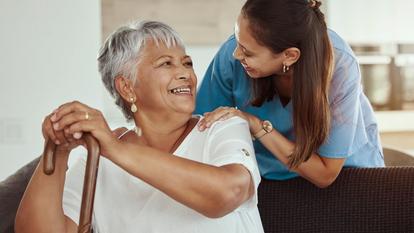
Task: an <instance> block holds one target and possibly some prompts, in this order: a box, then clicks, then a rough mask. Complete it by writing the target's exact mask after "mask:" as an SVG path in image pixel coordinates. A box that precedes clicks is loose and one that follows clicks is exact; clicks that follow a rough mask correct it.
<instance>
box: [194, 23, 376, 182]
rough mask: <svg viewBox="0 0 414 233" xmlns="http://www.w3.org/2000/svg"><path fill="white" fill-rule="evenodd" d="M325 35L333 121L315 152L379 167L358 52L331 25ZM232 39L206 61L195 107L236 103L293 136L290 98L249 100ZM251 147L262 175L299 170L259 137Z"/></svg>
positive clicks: (269, 176)
mask: <svg viewBox="0 0 414 233" xmlns="http://www.w3.org/2000/svg"><path fill="white" fill-rule="evenodd" d="M329 37H330V40H331V42H332V46H333V48H334V54H335V67H334V74H333V78H332V81H331V87H330V95H329V101H330V107H331V114H332V118H331V119H332V122H331V130H330V134H329V136H328V138H327V140H326V142H325V143H324V144H323V145H322V146H321V147H320V148H319V149H318V151H317V153H318V154H319V155H320V156H323V157H327V158H346V160H345V166H346V167H383V166H384V157H383V154H382V147H381V143H380V139H379V134H378V126H377V121H376V119H375V116H374V111H373V109H372V107H371V105H370V103H369V101H368V99H367V97H366V96H365V94H364V93H363V91H362V85H361V73H360V70H359V65H358V62H357V60H356V57H355V55H354V53H353V52H352V50H351V48H350V47H349V46H348V44H347V43H346V42H345V41H344V40H343V39H342V38H341V37H339V36H338V35H337V34H336V33H335V32H333V31H332V30H329ZM236 43H237V41H236V39H235V37H234V35H233V36H231V37H230V38H229V39H228V40H227V41H226V42H225V43H224V44H223V45H222V46H221V48H220V50H219V51H218V53H217V54H216V56H215V57H214V59H213V60H212V62H211V64H210V65H209V67H208V70H207V72H206V74H205V76H204V79H203V81H202V83H201V86H200V89H199V90H198V94H197V105H196V111H195V112H196V113H197V114H203V113H204V112H210V111H213V110H214V109H216V108H217V107H220V106H233V107H234V106H237V107H238V108H239V109H240V110H242V111H244V112H248V113H250V114H253V115H255V116H257V117H258V118H259V119H262V120H269V121H271V122H272V124H273V126H274V128H275V129H276V130H277V131H279V132H280V133H281V134H282V135H284V136H285V137H286V138H288V139H290V140H291V141H293V142H294V141H295V137H294V135H293V124H292V119H293V118H292V112H293V111H292V103H291V102H290V103H288V104H287V105H286V106H283V105H282V104H281V102H280V100H279V98H278V97H277V96H276V97H275V98H274V99H273V100H272V101H270V102H265V103H264V104H263V105H262V106H261V107H253V106H251V105H250V104H249V100H250V97H251V93H252V92H251V88H250V87H251V84H250V81H251V80H250V78H249V77H248V76H247V74H246V73H245V71H244V69H243V67H242V65H241V64H240V62H239V61H237V60H236V59H234V58H233V55H232V54H233V51H234V49H235V47H236ZM254 147H255V151H256V158H257V161H258V165H259V169H260V173H261V175H262V176H263V177H265V178H267V179H273V180H284V179H289V178H293V177H296V176H298V175H297V174H296V173H294V172H291V171H289V170H288V168H287V167H286V166H285V165H284V164H283V163H281V162H280V161H279V160H278V159H277V158H276V157H275V156H274V155H272V153H270V152H269V151H268V150H267V149H266V148H265V147H264V146H263V145H262V144H261V143H260V142H259V141H255V142H254Z"/></svg>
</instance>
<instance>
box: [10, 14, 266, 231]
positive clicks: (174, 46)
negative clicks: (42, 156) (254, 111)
mask: <svg viewBox="0 0 414 233" xmlns="http://www.w3.org/2000/svg"><path fill="white" fill-rule="evenodd" d="M98 61H99V71H100V73H101V75H102V80H103V82H104V84H105V86H106V88H107V89H108V90H109V92H110V93H111V94H112V95H113V97H114V98H115V102H116V104H117V105H119V106H120V107H121V109H122V111H123V113H124V115H125V116H126V118H127V119H129V120H133V121H134V122H135V124H136V127H135V129H134V130H129V131H127V132H125V133H124V134H122V135H121V136H119V137H117V136H115V135H114V134H112V132H111V130H110V129H109V127H108V125H107V123H106V121H105V119H104V118H103V116H102V113H101V112H100V111H98V110H96V109H93V108H90V107H88V106H87V105H85V104H82V103H79V102H71V103H66V104H63V105H61V106H60V107H59V108H58V109H56V110H55V111H54V112H53V113H52V114H50V115H49V116H47V117H46V118H45V121H44V123H43V135H44V137H45V138H46V139H48V140H53V141H54V142H55V143H56V144H57V145H58V147H57V148H58V150H57V153H58V156H57V158H56V171H55V173H54V174H53V175H52V176H46V175H44V174H43V172H42V170H41V169H40V168H42V163H43V161H41V162H40V165H39V166H38V168H37V169H36V171H35V173H34V175H33V177H32V179H31V182H30V184H29V186H28V188H27V190H26V192H25V195H24V197H23V199H22V202H21V204H20V207H19V210H18V213H17V217H16V232H31V233H33V232H76V231H77V223H78V219H79V213H80V210H79V209H80V203H81V194H82V182H83V171H84V167H85V159H84V158H79V159H78V161H77V163H75V164H74V165H73V166H72V167H70V168H69V170H68V171H67V172H66V170H67V161H68V157H69V153H70V151H71V149H73V148H74V147H76V146H78V145H80V144H83V143H84V142H83V141H82V138H81V135H82V133H83V132H89V133H91V134H92V135H93V136H94V137H95V138H96V139H97V140H98V141H99V143H100V145H101V153H102V156H104V157H103V158H102V159H101V161H100V165H99V167H100V168H99V169H100V170H99V174H98V180H97V188H96V193H95V208H94V212H93V223H92V224H93V229H94V232H145V233H150V232H159V233H165V232H179V233H183V232H191V233H193V232H223V233H224V232H225V233H230V232H249V233H254V232H263V229H262V226H261V221H260V216H259V213H258V210H257V205H256V204H257V194H256V190H257V186H258V184H259V182H260V175H259V173H258V168H257V164H256V162H255V156H254V151H253V147H252V143H251V138H250V133H249V127H248V124H247V122H246V121H244V120H242V119H241V118H231V119H229V120H227V121H223V122H217V123H216V124H215V125H214V126H213V127H211V128H210V129H209V130H207V131H205V132H200V131H198V130H197V129H196V128H197V127H195V125H196V124H197V122H198V121H199V117H197V116H192V112H193V110H194V107H195V92H196V82H197V80H196V76H195V74H194V71H193V67H192V61H191V58H190V57H189V56H188V55H186V53H185V49H184V45H183V43H182V41H181V39H180V38H179V37H178V35H177V33H176V32H175V31H173V30H172V29H171V28H170V27H169V26H167V25H165V24H163V23H159V22H149V21H145V22H140V23H136V24H133V25H131V26H128V27H121V28H120V29H118V30H117V31H116V32H114V33H113V34H112V35H111V36H110V37H109V38H108V39H107V40H106V42H105V44H104V46H103V47H102V49H101V51H100V55H99V58H98Z"/></svg>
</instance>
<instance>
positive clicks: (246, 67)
mask: <svg viewBox="0 0 414 233" xmlns="http://www.w3.org/2000/svg"><path fill="white" fill-rule="evenodd" d="M241 64H242V66H243V68H244V69H245V70H246V71H253V69H252V68H250V67H249V66H248V65H246V64H244V63H241Z"/></svg>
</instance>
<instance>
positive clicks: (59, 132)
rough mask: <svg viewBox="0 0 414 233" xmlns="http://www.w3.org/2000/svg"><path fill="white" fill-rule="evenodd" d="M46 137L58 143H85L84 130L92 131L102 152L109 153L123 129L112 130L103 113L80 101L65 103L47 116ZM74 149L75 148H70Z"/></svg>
mask: <svg viewBox="0 0 414 233" xmlns="http://www.w3.org/2000/svg"><path fill="white" fill-rule="evenodd" d="M43 129H44V130H43V132H44V133H43V134H44V135H46V136H45V138H50V139H51V140H53V141H54V142H55V144H58V145H64V146H68V147H69V148H70V147H71V146H74V145H76V146H77V145H80V144H83V145H84V144H85V143H84V141H83V140H82V134H83V133H84V132H89V133H91V134H92V135H93V136H94V137H95V138H96V139H97V140H98V141H99V143H100V147H101V153H102V154H103V155H108V153H109V150H110V149H111V147H112V146H113V145H114V144H115V143H117V142H118V140H117V135H119V134H120V133H121V131H123V130H122V128H121V129H117V130H116V131H114V133H113V132H111V130H110V129H109V126H108V124H107V122H106V120H105V118H104V117H103V114H102V113H101V112H100V111H99V110H96V109H93V108H91V107H89V106H87V105H85V104H82V103H80V102H78V101H73V102H70V103H65V104H63V105H61V106H60V107H59V108H58V109H56V110H55V111H54V112H53V113H52V114H51V115H50V116H48V117H46V119H45V122H44V127H43ZM70 149H73V148H70Z"/></svg>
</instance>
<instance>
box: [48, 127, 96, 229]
mask: <svg viewBox="0 0 414 233" xmlns="http://www.w3.org/2000/svg"><path fill="white" fill-rule="evenodd" d="M83 137H84V139H85V141H86V147H87V149H88V157H87V161H86V170H85V178H84V181H83V193H82V204H81V210H80V211H81V212H80V216H79V226H78V233H90V232H91V229H92V211H93V202H94V197H95V188H96V177H97V175H98V166H99V157H100V150H99V143H98V141H97V140H96V139H95V138H94V137H93V136H92V135H91V134H89V133H84V135H83ZM55 149H56V145H55V144H54V143H53V142H52V141H51V140H49V141H48V142H47V143H46V146H45V150H44V152H43V171H44V173H45V174H47V175H50V174H53V172H54V170H55V161H56V158H55V155H54V153H55Z"/></svg>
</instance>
